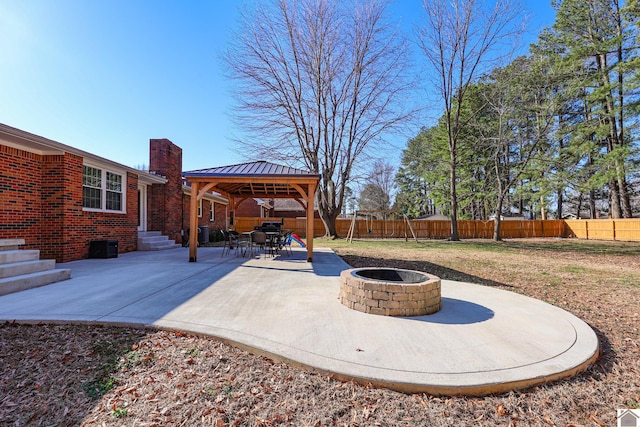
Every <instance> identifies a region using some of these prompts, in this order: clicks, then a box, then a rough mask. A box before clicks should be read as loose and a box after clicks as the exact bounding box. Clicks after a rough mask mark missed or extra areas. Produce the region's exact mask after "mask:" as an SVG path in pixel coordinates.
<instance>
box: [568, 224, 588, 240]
mask: <svg viewBox="0 0 640 427" xmlns="http://www.w3.org/2000/svg"><path fill="white" fill-rule="evenodd" d="M564 224H565V237H576V238H578V239H588V238H589V232H588V230H587V221H586V220H583V219H567V220H565V221H564Z"/></svg>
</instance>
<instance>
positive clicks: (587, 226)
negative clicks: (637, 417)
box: [584, 219, 589, 240]
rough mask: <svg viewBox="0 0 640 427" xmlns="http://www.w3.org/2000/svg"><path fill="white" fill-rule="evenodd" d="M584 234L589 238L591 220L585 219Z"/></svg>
mask: <svg viewBox="0 0 640 427" xmlns="http://www.w3.org/2000/svg"><path fill="white" fill-rule="evenodd" d="M584 235H585V238H586V239H587V240H589V220H588V219H585V220H584Z"/></svg>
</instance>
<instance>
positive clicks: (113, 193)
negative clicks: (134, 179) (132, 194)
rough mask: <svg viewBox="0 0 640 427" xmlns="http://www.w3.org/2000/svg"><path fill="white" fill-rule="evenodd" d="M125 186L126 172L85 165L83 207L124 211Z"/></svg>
mask: <svg viewBox="0 0 640 427" xmlns="http://www.w3.org/2000/svg"><path fill="white" fill-rule="evenodd" d="M124 188H125V178H124V174H122V173H117V172H112V171H108V170H105V169H101V168H99V167H94V166H87V165H85V166H84V167H83V172H82V207H83V208H85V209H90V210H101V211H112V212H124V206H125V204H124V192H123V190H124Z"/></svg>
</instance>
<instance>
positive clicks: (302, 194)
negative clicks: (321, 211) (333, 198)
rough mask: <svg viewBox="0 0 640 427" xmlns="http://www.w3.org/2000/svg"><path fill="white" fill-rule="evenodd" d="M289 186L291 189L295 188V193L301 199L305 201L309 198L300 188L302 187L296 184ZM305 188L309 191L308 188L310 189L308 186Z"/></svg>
mask: <svg viewBox="0 0 640 427" xmlns="http://www.w3.org/2000/svg"><path fill="white" fill-rule="evenodd" d="M289 185H291V186H292V187H293V188H295V189H296V191H297V192H298V193H300V195H301V196H302V198H303V199H305V200H307V199H308V198H309V196H308V195H307V192H306V191H304V188H302V187H301V186H299V185H298V184H295V183H291V184H289ZM307 188H309V189H310V188H311V186H309V187H307ZM314 188H315V187H314ZM313 197H315V194H313Z"/></svg>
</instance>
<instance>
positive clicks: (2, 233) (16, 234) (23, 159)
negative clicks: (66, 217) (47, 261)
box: [0, 145, 42, 249]
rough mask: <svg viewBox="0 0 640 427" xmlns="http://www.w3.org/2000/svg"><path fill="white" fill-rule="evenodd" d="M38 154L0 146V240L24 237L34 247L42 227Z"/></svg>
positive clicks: (39, 161) (40, 178)
mask: <svg viewBox="0 0 640 427" xmlns="http://www.w3.org/2000/svg"><path fill="white" fill-rule="evenodd" d="M41 161H42V159H41V156H40V155H38V154H34V153H29V152H27V151H23V150H19V149H17V148H12V147H7V146H5V145H0V207H1V209H0V239H25V243H26V245H25V246H24V248H25V249H27V248H28V249H37V245H38V243H39V241H40V234H41V226H42V218H41V215H42V209H41V201H40V188H41V185H42V176H41V173H40V163H41Z"/></svg>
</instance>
